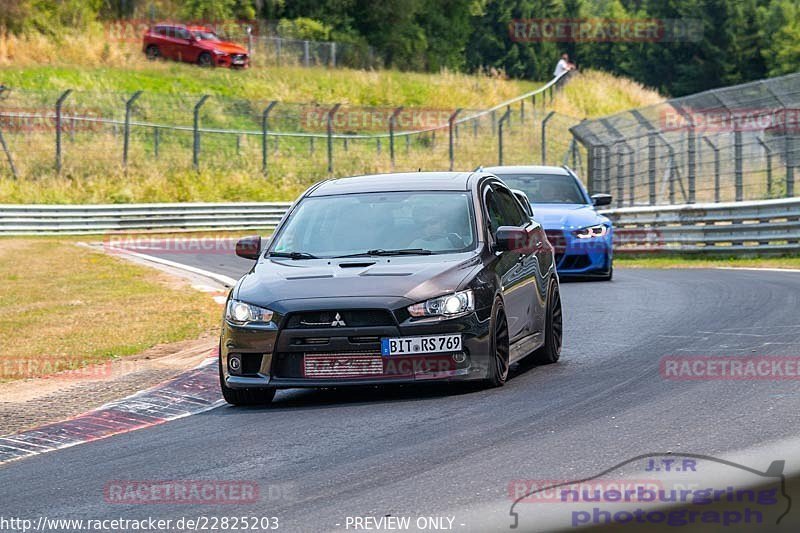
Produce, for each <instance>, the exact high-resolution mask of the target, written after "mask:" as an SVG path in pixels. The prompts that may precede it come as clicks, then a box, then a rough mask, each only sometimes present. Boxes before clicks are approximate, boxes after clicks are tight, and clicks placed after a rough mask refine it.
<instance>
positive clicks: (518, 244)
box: [494, 226, 536, 252]
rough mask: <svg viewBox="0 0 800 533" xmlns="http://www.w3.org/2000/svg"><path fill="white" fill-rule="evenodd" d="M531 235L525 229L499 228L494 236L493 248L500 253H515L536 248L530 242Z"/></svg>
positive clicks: (517, 227) (515, 227) (513, 227)
mask: <svg viewBox="0 0 800 533" xmlns="http://www.w3.org/2000/svg"><path fill="white" fill-rule="evenodd" d="M531 237H532V234H531V232H529V231H528V229H527V227H523V228H521V227H519V226H500V227H499V228H497V233H496V234H495V238H494V240H495V247H496V249H497V250H498V251H501V252H516V251H521V250H533V249H535V248H536V246H534V245H533V244H532V243H531V242H530V240H531Z"/></svg>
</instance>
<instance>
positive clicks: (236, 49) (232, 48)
mask: <svg viewBox="0 0 800 533" xmlns="http://www.w3.org/2000/svg"><path fill="white" fill-rule="evenodd" d="M198 44H199V45H200V47H201V48H205V49H206V50H217V51H218V52H225V53H226V54H246V53H247V48H245V47H243V46H240V45H238V44H236V43H230V42H227V41H198Z"/></svg>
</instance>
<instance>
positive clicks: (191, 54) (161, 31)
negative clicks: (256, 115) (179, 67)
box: [143, 24, 250, 68]
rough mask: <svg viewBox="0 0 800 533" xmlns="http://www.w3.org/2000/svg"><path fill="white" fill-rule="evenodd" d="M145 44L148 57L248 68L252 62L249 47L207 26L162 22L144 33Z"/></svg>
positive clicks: (208, 65) (204, 65)
mask: <svg viewBox="0 0 800 533" xmlns="http://www.w3.org/2000/svg"><path fill="white" fill-rule="evenodd" d="M143 48H144V53H145V54H146V55H147V58H148V59H157V58H159V57H163V58H166V59H174V60H176V61H186V62H189V63H197V64H198V65H200V66H203V67H215V66H216V67H232V68H245V67H247V66H249V64H250V58H249V57H248V55H247V49H246V48H244V47H242V46H239V45H238V44H236V43H231V42H227V41H223V40H221V39H220V38H219V37H217V35H216V34H215V33H214V32H213V31H211V30H210V29H208V28H206V27H204V26H185V25H183V24H158V25H156V26H153V27H152V28H150V29H149V30H147V32H146V33H145V34H144V46H143Z"/></svg>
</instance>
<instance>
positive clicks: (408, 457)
mask: <svg viewBox="0 0 800 533" xmlns="http://www.w3.org/2000/svg"><path fill="white" fill-rule="evenodd" d="M164 257H166V258H168V259H171V260H177V261H182V262H186V263H189V264H193V265H195V266H200V267H203V268H207V269H209V270H213V271H215V272H219V273H222V274H226V275H229V276H233V277H235V276H236V275H237V274H240V273H241V272H242V271H243V269H246V268H248V267H249V262H247V261H244V260H240V259H238V258H235V257H233V255H232V254H230V255H229V256H223V255H205V256H203V255H197V256H191V255H187V254H181V255H168V254H165V255H164ZM562 297H563V301H564V314H565V345H564V352H563V355H562V359H561V362H560V363H558V364H556V365H551V366H542V367H534V368H516V369H512V371H513V375H512V377H511V378H510V379H509V382H508V383H507V384H506V386H505V387H503V388H501V389H495V390H484V391H473V390H468V389H458V388H445V389H444V390H437V389H432V388H416V387H414V388H408V389H385V390H381V389H366V390H338V391H336V390H325V391H302V390H291V391H281V392H279V393H278V395H277V396H276V401H275V403H274V404H273V405H272V406H271V407H268V408H263V409H262V408H232V407H227V406H225V407H220V408H217V409H214V410H211V411H208V412H206V413H203V414H199V415H196V416H192V417H189V418H184V419H181V420H177V421H174V422H170V423H167V424H164V425H161V426H156V427H153V428H149V429H144V430H141V431H136V432H133V433H128V434H124V435H118V436H115V437H111V438H108V439H105V440H101V441H97V442H91V443H87V444H83V445H80V446H77V447H74V448H69V449H64V450H59V451H55V452H52V453H47V454H44V455H40V456H36V457H32V458H29V459H24V460H20V461H16V462H13V463H9V464H6V465H4V466H0V515H3V516H18V517H38V516H41V515H45V516H47V517H49V518H54V517H64V518H98V519H101V518H119V517H127V518H145V517H148V516H155V517H163V518H173V519H177V518H180V517H197V516H213V515H216V516H233V515H239V516H242V515H249V516H277V517H278V518H279V520H280V525H281V526H280V530H281V531H318V530H344V529H345V524H346V518H347V517H348V516H351V517H353V516H360V517H363V516H375V517H382V516H385V515H394V516H401V515H406V516H419V515H425V516H454V517H455V520H454V523H453V529H454V530H457V531H459V530H460V531H469V530H472V529H475V526H474V525H472V527H471V523H470V522H469V521H468V518H467V517H468V514H469V511H470V510H471V509H475V508H478V507H480V508H486V509H491V511H490V512H493V513H494V512H496V513H497V516H498V523H500V524H505V523H507V522H504V521H503V520H504V518H503V517H505V518H506V519H507V517H508V510H509V507H510V505H511V503H512V499H511V498H510V497H509V494H508V487H509V483H510V482H511V481H512V480H519V479H578V478H580V477H582V476H588V475H592V474H594V473H595V472H597V471H601V470H603V469H604V468H607V467H609V466H611V465H613V464H616V463H619V462H620V461H622V460H624V459H626V458H628V457H633V456H636V455H639V454H644V453H648V452H659V451H665V450H671V451H675V452H684V453H697V454H708V455H720V454H725V453H730V452H734V451H736V450H740V449H744V448H750V447H753V446H760V445H769V444H770V443H774V442H775V441H778V440H780V439H784V438H787V437H791V436H793V435H794V434H796V433H797V430H798V427H800V389H798V386H797V381H796V380H795V381H793V380H786V381H668V380H665V379H663V378H662V377H661V375H660V374H659V361H660V359H661V358H662V357H663V356H670V355H700V356H728V355H739V356H756V355H794V356H796V355H800V315H799V314H798V313H797V309H798V304H800V274H798V273H795V272H772V271H746V270H623V269H619V270H618V272H616V273H615V279H614V281H613V282H611V283H603V282H576V283H564V284H563V286H562ZM769 459H770V460H771V459H772V458H769ZM768 464H769V460H765V464H763V465H754V466H758V467H762V468H766V467H767V466H768ZM165 479H171V480H177V479H183V480H195V479H211V480H248V481H254V482H256V483H257V484H258V485H259V487H260V494H261V497H260V499H259V500H258V502H257V503H253V504H247V505H221V504H220V505H207V504H204V505H190V504H182V505H166V504H158V505H125V504H109V503H107V502H106V501H105V500H104V497H103V490H104V486H106V484H107V483H109V482H110V481H114V480H165ZM462 524H463V525H462ZM506 527H507V526H506ZM351 529H352V528H351Z"/></svg>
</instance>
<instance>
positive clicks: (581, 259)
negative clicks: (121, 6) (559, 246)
mask: <svg viewBox="0 0 800 533" xmlns="http://www.w3.org/2000/svg"><path fill="white" fill-rule="evenodd" d="M590 264H591V261H589V256H588V255H567V256H565V257H564V261H563V262H562V263H561V264H560V265H558V267H559V268H562V269H564V270H580V269H582V268H586V267H588V266H589V265H590Z"/></svg>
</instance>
